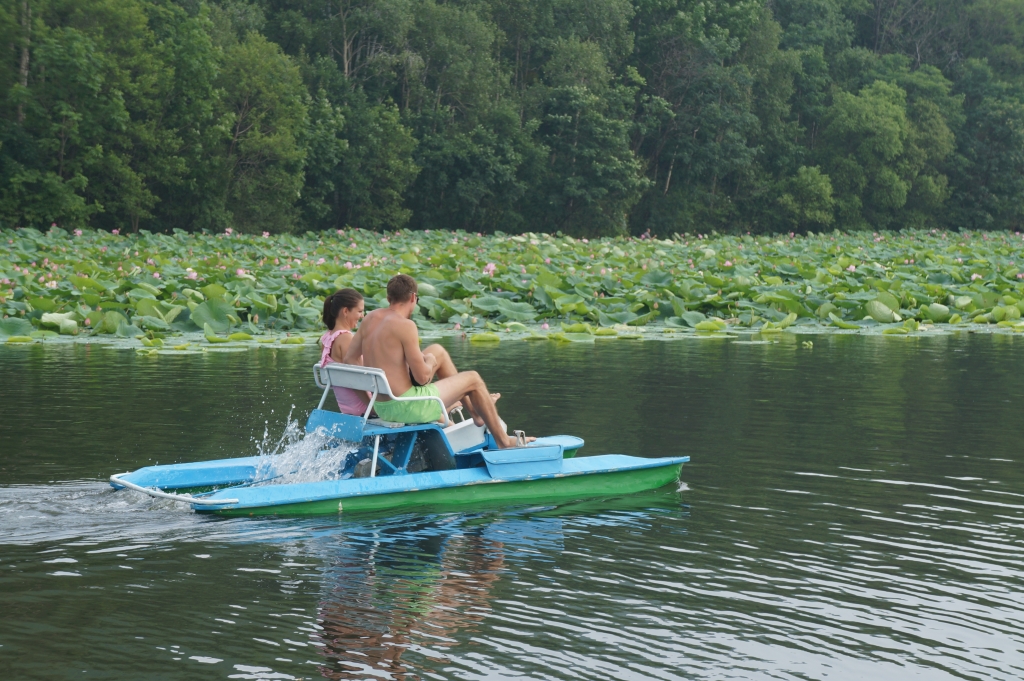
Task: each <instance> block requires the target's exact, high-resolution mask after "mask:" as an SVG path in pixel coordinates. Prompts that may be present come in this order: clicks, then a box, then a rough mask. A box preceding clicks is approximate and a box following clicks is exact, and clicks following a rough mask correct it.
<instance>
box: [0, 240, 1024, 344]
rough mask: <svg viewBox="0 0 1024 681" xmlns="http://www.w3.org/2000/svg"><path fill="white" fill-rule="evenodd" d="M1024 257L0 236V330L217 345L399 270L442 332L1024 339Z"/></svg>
mask: <svg viewBox="0 0 1024 681" xmlns="http://www.w3.org/2000/svg"><path fill="white" fill-rule="evenodd" d="M1021 262H1024V238H1022V237H1021V236H1020V235H1016V234H1012V233H1008V232H1002V233H985V232H960V233H957V232H949V231H939V230H929V231H924V230H908V231H904V232H899V233H894V232H882V233H878V234H872V233H870V232H852V233H846V234H844V233H840V232H832V233H830V234H822V235H814V236H805V237H801V236H788V237H765V236H758V237H753V236H743V237H737V236H717V237H713V238H710V239H705V238H701V237H690V236H685V235H684V236H679V235H677V236H676V237H675V238H674V239H671V240H659V239H633V238H630V237H615V238H608V237H606V238H600V239H592V240H587V239H580V240H577V239H573V238H572V237H554V236H551V235H545V234H537V233H528V234H524V235H520V236H511V237H509V236H474V235H473V234H472V233H467V232H462V231H458V232H448V231H438V230H431V231H430V232H427V231H411V230H402V231H397V232H388V233H385V234H384V235H383V236H382V235H381V233H380V232H370V231H367V230H354V229H346V230H341V233H337V232H326V233H320V234H316V233H308V234H307V235H305V236H297V235H293V234H284V235H278V236H267V237H263V236H254V235H249V234H239V233H237V232H234V231H233V230H232V232H231V233H222V234H217V235H210V234H197V235H188V234H185V233H184V232H178V233H176V234H174V235H173V236H172V235H164V234H152V233H149V232H146V231H140V234H139V235H136V236H122V235H112V234H110V233H108V232H104V231H101V230H84V231H83V232H82V233H81V234H74V235H69V234H68V233H67V232H64V231H63V230H61V229H59V228H55V229H52V230H50V231H49V232H47V233H46V234H43V233H40V232H38V231H36V230H32V229H21V230H0V313H2V314H0V316H2V320H0V337H2V336H26V335H30V334H44V333H54V334H57V333H59V334H64V335H82V334H85V335H95V334H100V335H106V336H113V337H121V338H134V337H136V336H140V335H144V334H145V335H146V336H147V337H148V338H150V339H152V338H156V337H157V336H156V335H155V334H162V335H168V334H178V333H189V332H190V333H193V334H196V338H197V339H201V338H203V337H205V338H206V339H207V340H208V341H209V342H211V343H223V342H227V341H229V340H236V341H238V340H248V339H245V338H243V337H242V336H243V335H244V334H250V335H252V334H257V333H266V332H276V331H281V330H286V331H289V332H293V331H294V332H306V331H308V332H316V331H319V330H321V329H322V322H321V320H320V312H321V310H322V307H323V299H324V297H325V296H326V295H328V294H329V293H332V292H333V291H335V290H336V289H338V288H341V287H353V288H355V289H357V290H359V291H361V292H362V293H363V295H364V296H365V297H366V305H367V308H368V309H373V308H374V307H377V306H380V305H384V304H386V303H385V301H384V289H385V286H386V285H387V281H388V279H389V278H390V277H392V276H393V275H394V274H395V273H397V272H405V273H408V274H411V275H412V276H413V277H415V278H416V279H417V281H418V282H419V283H420V286H421V288H420V293H421V297H420V299H419V300H420V304H419V309H418V311H417V313H416V314H415V315H414V318H415V320H416V322H417V324H418V325H419V326H420V328H421V329H424V330H433V331H443V330H448V331H452V330H454V329H463V330H465V329H470V330H472V329H475V330H480V331H483V330H489V331H497V332H513V331H514V332H518V333H522V332H526V331H527V330H528V329H527V326H526V325H527V324H530V325H531V328H533V329H534V330H535V331H536V330H538V327H539V330H543V329H545V328H546V327H544V326H543V325H544V324H547V325H548V327H551V326H556V327H557V326H558V325H561V327H562V328H561V331H562V332H563V335H562V336H559V337H558V338H560V339H561V340H570V341H572V340H586V341H588V342H589V341H592V340H593V339H594V337H595V336H604V335H608V336H609V337H612V336H614V337H624V336H623V334H621V333H612V331H600V329H601V328H604V329H612V330H615V329H618V330H619V331H620V332H621V331H626V330H628V329H627V328H626V327H634V328H633V329H632V330H634V331H635V330H636V328H638V327H655V328H662V327H664V328H669V329H673V330H675V332H677V333H681V334H687V333H691V332H704V331H706V332H710V333H716V334H717V333H721V332H722V331H729V330H730V329H731V330H733V331H735V330H737V329H747V330H754V331H760V332H762V333H766V334H772V333H781V332H782V331H783V330H785V329H787V328H788V329H790V330H793V329H798V328H801V327H814V328H818V325H825V326H829V327H836V328H839V329H849V330H860V331H872V330H874V331H877V330H879V329H882V328H889V326H890V325H893V324H901V325H902V326H900V327H899V328H902V329H904V331H898V332H892V333H899V334H902V333H911V332H914V333H918V332H924V331H925V330H927V329H928V327H929V325H936V324H939V325H942V324H954V323H957V322H960V321H961V320H965V319H969V320H971V321H972V322H973V323H975V324H997V325H998V324H1002V325H1003V326H1002V327H999V328H1002V329H1006V332H1008V333H1011V332H1018V331H1024V324H1022V323H1021V321H1020V313H1021V311H1022V309H1024V272H1022V268H1021V267H1020V266H1019V265H1018V263H1021ZM908 321H916V322H921V323H923V324H924V325H925V326H924V327H923V328H918V327H914V328H911V327H910V326H908V325H907V322H908ZM878 325H882V326H878ZM935 328H938V327H935ZM239 334H242V335H239ZM577 334H578V335H577ZM225 336H226V337H225ZM551 337H552V338H555V335H554V334H552V336H551ZM298 338H299V340H297V341H292V342H296V343H298V342H301V335H300V336H298Z"/></svg>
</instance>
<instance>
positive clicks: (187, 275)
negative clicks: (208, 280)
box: [185, 267, 199, 281]
mask: <svg viewBox="0 0 1024 681" xmlns="http://www.w3.org/2000/svg"><path fill="white" fill-rule="evenodd" d="M185 278H186V279H191V280H192V281H195V280H196V279H198V278H199V274H198V273H197V272H196V271H195V270H194V269H192V268H191V267H190V268H188V269H187V270H185Z"/></svg>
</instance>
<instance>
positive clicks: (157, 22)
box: [0, 0, 1024, 236]
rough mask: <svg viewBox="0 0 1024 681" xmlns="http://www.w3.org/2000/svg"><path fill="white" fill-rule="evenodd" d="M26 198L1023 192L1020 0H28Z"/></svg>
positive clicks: (629, 228) (544, 201)
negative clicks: (445, 0)
mask: <svg viewBox="0 0 1024 681" xmlns="http://www.w3.org/2000/svg"><path fill="white" fill-rule="evenodd" d="M0 45H3V46H5V48H6V58H5V59H4V60H0V83H2V90H0V108H2V111H3V115H2V120H0V223H2V225H3V226H5V227H18V226H33V227H40V226H43V227H45V226H46V225H49V224H50V223H51V222H56V223H58V224H60V225H61V226H64V227H75V226H93V227H97V228H102V229H115V228H116V229H134V230H137V229H140V228H142V229H148V230H151V231H171V230H174V229H183V230H186V231H195V230H202V229H209V230H222V229H226V228H229V227H230V228H233V229H236V230H239V231H246V232H257V233H258V232H260V231H269V232H279V231H289V230H300V231H305V230H322V229H334V228H342V227H345V226H354V227H362V228H368V229H394V228H400V227H409V228H413V229H456V228H460V229H467V230H472V231H487V232H491V231H498V230H501V231H505V232H517V231H524V230H530V231H558V230H561V231H564V232H566V233H570V234H575V235H579V236H588V235H599V234H622V233H634V234H639V233H642V232H644V231H647V230H651V231H652V232H653V233H654V234H670V233H672V232H684V231H710V230H718V231H722V232H747V231H750V232H769V231H808V230H812V231H813V230H821V229H826V228H827V229H833V228H839V229H844V230H862V229H899V228H904V227H915V228H917V227H932V226H935V227H951V228H972V229H977V228H982V229H1019V228H1020V225H1021V222H1022V216H1024V3H1021V2H1019V0H586V1H584V0H457V1H455V0H452V1H448V2H444V1H442V0H5V1H4V2H3V3H2V5H0Z"/></svg>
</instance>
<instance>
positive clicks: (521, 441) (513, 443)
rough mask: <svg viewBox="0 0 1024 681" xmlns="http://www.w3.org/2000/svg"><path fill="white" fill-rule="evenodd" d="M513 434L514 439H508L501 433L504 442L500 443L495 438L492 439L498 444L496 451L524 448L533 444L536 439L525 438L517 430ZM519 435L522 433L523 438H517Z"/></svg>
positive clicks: (524, 435)
mask: <svg viewBox="0 0 1024 681" xmlns="http://www.w3.org/2000/svg"><path fill="white" fill-rule="evenodd" d="M514 432H515V433H516V437H509V436H508V435H505V434H504V433H502V435H504V441H502V442H499V441H498V438H497V437H495V438H494V441H495V442H497V444H498V449H511V448H512V447H525V446H526V445H528V444H530V443H531V442H533V441H534V440H536V439H537V438H535V437H526V434H525V433H523V431H521V430H517V431H514ZM519 433H523V436H522V437H521V438H520V437H518V435H519Z"/></svg>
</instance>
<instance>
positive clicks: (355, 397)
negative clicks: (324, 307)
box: [320, 329, 368, 416]
mask: <svg viewBox="0 0 1024 681" xmlns="http://www.w3.org/2000/svg"><path fill="white" fill-rule="evenodd" d="M343 333H352V332H351V331H349V330H348V329H335V330H334V331H328V332H327V333H325V334H324V335H323V336H321V337H320V345H321V346H322V347H323V351H322V352H321V354H320V366H326V365H327V364H330V363H331V362H334V361H335V360H334V359H333V358H332V357H331V347H332V346H333V345H334V340H335V339H336V338H337V337H338V336H340V335H341V334H343ZM364 394H365V393H364ZM334 397H335V398H336V399H337V400H338V409H339V410H341V413H342V414H350V415H352V416H362V415H363V414H364V413H366V405H367V403H368V400H364V399H360V397H359V393H358V392H356V391H355V390H352V389H351V388H342V387H339V386H334Z"/></svg>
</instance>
